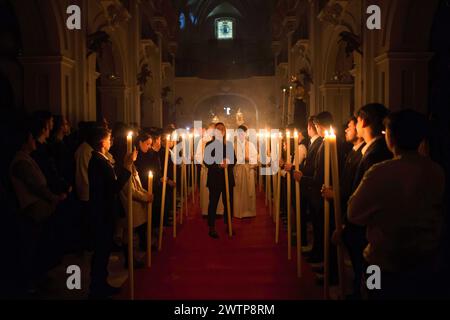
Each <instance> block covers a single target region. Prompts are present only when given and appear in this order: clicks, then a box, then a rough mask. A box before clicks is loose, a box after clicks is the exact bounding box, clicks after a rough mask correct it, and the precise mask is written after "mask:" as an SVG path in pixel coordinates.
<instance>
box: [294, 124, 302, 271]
mask: <svg viewBox="0 0 450 320" xmlns="http://www.w3.org/2000/svg"><path fill="white" fill-rule="evenodd" d="M298 146H299V145H298V132H297V130H296V131H295V132H294V147H295V153H294V154H295V160H294V163H295V170H296V171H299V170H300V154H299V149H298ZM300 208H301V206H300V183H299V182H298V181H295V217H296V230H297V232H296V236H297V239H296V240H297V248H296V249H297V276H298V277H299V278H300V277H301V276H302V253H301V248H302V238H301V234H302V229H301V212H300Z"/></svg>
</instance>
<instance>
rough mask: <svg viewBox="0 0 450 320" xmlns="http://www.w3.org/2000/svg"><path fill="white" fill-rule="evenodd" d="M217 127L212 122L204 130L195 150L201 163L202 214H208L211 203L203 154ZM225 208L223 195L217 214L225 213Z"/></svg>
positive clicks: (197, 160)
mask: <svg viewBox="0 0 450 320" xmlns="http://www.w3.org/2000/svg"><path fill="white" fill-rule="evenodd" d="M214 129H215V125H214V124H210V125H209V126H208V130H204V132H203V136H202V139H201V140H200V142H199V143H198V145H197V146H196V150H195V163H196V164H201V170H200V208H201V213H202V216H204V217H206V216H208V205H209V189H208V187H207V186H206V182H207V177H208V168H207V167H206V166H205V164H204V163H203V155H204V151H205V146H206V144H207V143H208V142H209V141H211V139H212V130H214ZM224 211H225V210H224V208H223V203H222V196H221V197H220V199H219V204H218V206H217V214H218V215H223V214H224Z"/></svg>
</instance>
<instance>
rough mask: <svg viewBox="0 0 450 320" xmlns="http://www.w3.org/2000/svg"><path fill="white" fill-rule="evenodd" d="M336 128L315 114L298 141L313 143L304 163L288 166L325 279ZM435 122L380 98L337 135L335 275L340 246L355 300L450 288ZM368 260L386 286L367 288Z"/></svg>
mask: <svg viewBox="0 0 450 320" xmlns="http://www.w3.org/2000/svg"><path fill="white" fill-rule="evenodd" d="M330 127H334V128H336V124H335V123H334V121H333V116H332V114H330V113H329V112H321V113H319V114H317V115H315V116H312V117H310V119H309V121H308V128H307V134H308V137H309V143H306V144H304V145H303V146H298V147H299V148H301V149H303V150H304V146H305V145H306V146H307V153H306V157H304V159H305V160H304V162H303V163H302V164H301V168H300V170H299V171H295V170H294V168H293V166H292V165H288V164H286V165H285V166H284V170H285V171H291V172H292V174H293V176H294V178H295V180H296V181H298V182H299V183H300V186H301V191H302V225H303V228H304V231H303V232H302V236H303V237H302V238H303V239H302V243H303V244H304V245H305V246H304V247H303V248H302V250H303V254H304V255H305V256H306V259H307V261H308V262H309V263H310V264H311V266H312V269H313V270H314V272H315V273H316V282H317V283H318V284H319V285H323V282H324V260H325V259H324V239H326V237H324V200H325V199H326V200H327V201H330V202H333V200H334V199H333V198H334V192H333V187H332V186H325V185H324V172H325V169H324V163H325V162H324V154H325V151H324V149H325V143H324V137H325V132H326V130H329V128H330ZM429 129H430V127H429V123H428V121H427V119H426V117H425V116H424V115H422V114H420V113H418V112H415V111H413V110H408V109H407V110H402V111H398V112H393V113H390V112H389V110H388V109H387V108H386V107H385V106H384V105H382V104H375V103H374V104H367V105H365V106H363V107H362V108H360V109H359V110H358V111H357V113H356V115H355V116H352V117H350V118H349V120H348V123H347V128H346V129H345V140H344V139H340V138H339V137H338V139H337V149H338V154H339V156H338V159H339V164H340V168H339V170H340V172H339V176H340V190H341V192H340V198H341V199H340V203H341V207H342V208H341V213H342V221H343V224H342V229H339V230H338V229H337V228H336V226H335V223H334V222H335V219H334V210H333V206H331V218H330V234H329V239H330V248H331V249H330V253H329V254H330V255H329V260H328V261H329V270H330V280H329V281H330V284H331V285H336V284H337V283H338V281H340V280H342V281H345V280H344V279H339V274H338V265H337V246H338V245H341V246H343V247H344V248H345V249H346V250H345V252H346V256H347V257H348V259H349V260H350V261H351V265H352V269H353V279H354V280H353V285H352V288H351V289H352V290H351V292H352V293H351V294H350V295H347V298H348V299H362V298H363V297H364V298H371V299H393V298H404V299H407V298H432V297H437V296H439V295H441V294H443V292H444V291H445V288H444V289H443V288H442V286H440V285H441V284H442V282H440V280H443V279H439V277H440V276H442V270H443V268H444V265H443V259H442V255H443V254H444V251H445V250H444V249H443V236H442V235H443V232H444V230H445V229H444V228H445V226H444V221H445V216H444V213H445V208H444V193H445V175H444V171H443V169H442V168H441V167H440V166H439V165H438V164H437V163H435V162H433V161H432V160H431V158H430V157H429V154H428V148H427V138H428V136H429ZM303 152H304V151H303ZM293 205H294V204H293ZM293 218H295V217H293ZM307 221H310V222H311V224H312V233H313V241H312V249H310V248H308V246H307V244H308V237H307V236H306V234H307V233H306V226H307V223H306V222H307ZM369 265H376V266H378V267H379V268H380V270H381V283H382V290H367V285H366V279H367V277H368V274H367V273H366V271H367V267H368V266H369ZM437 275H439V276H437ZM442 290H444V291H442Z"/></svg>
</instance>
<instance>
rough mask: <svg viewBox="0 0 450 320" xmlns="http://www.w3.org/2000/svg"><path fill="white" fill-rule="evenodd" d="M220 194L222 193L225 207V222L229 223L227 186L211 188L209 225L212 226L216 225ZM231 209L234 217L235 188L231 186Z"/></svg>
mask: <svg viewBox="0 0 450 320" xmlns="http://www.w3.org/2000/svg"><path fill="white" fill-rule="evenodd" d="M220 195H222V203H223V208H224V210H225V211H224V215H223V219H224V222H225V224H228V211H227V210H228V209H227V208H228V206H227V194H226V191H225V188H223V189H211V188H210V189H209V205H208V225H209V227H210V228H214V227H215V226H216V215H217V205H218V204H219V200H220ZM230 211H231V217H233V188H232V187H230Z"/></svg>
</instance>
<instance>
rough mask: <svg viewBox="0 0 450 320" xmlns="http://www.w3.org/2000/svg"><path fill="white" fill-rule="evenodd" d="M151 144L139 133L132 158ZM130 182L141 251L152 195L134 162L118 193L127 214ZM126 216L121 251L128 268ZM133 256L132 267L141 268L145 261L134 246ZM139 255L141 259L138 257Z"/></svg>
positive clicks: (143, 247) (146, 137)
mask: <svg viewBox="0 0 450 320" xmlns="http://www.w3.org/2000/svg"><path fill="white" fill-rule="evenodd" d="M150 146H151V137H150V136H149V135H148V134H147V133H141V134H139V136H138V137H137V138H136V139H134V147H135V150H136V151H135V152H134V153H133V160H134V162H135V161H136V159H137V157H138V154H140V153H144V154H145V153H147V152H148V150H149V149H150ZM123 155H125V150H124V152H123V153H122V157H123ZM130 182H131V191H132V197H133V202H132V206H133V209H132V210H133V211H132V212H133V229H134V231H133V233H136V234H137V235H138V242H136V243H138V245H139V247H140V249H141V250H142V251H145V249H146V243H147V241H146V240H147V235H146V225H147V205H148V203H151V202H153V196H149V195H148V192H147V190H146V189H144V187H143V185H142V182H141V179H140V176H139V173H138V171H137V168H136V166H135V163H133V165H132V175H131V179H130V180H129V181H128V183H127V184H126V185H125V186H124V187H123V189H122V191H121V193H120V200H121V203H122V206H123V208H124V209H125V213H126V215H127V216H128V188H129V183H130ZM127 221H128V219H127V218H124V219H122V221H121V222H122V223H121V225H122V227H123V230H124V232H123V235H124V236H123V237H122V238H123V240H124V245H123V253H124V258H125V260H124V266H125V268H128V246H127V243H128V237H127V236H126V235H127V234H128V230H127V229H128V225H127ZM133 256H134V257H137V258H136V259H135V261H134V267H135V268H142V267H144V265H145V263H144V261H143V257H142V254H141V252H139V250H137V249H136V248H135V253H134V254H133ZM139 256H141V259H139Z"/></svg>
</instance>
